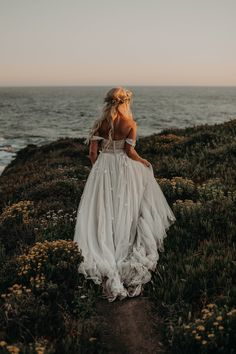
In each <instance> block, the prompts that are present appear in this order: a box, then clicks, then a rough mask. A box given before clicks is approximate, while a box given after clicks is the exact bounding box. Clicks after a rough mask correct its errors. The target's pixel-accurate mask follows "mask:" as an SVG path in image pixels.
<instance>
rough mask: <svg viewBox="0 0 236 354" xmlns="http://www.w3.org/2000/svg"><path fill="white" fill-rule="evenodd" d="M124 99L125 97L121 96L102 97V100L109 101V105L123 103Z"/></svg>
mask: <svg viewBox="0 0 236 354" xmlns="http://www.w3.org/2000/svg"><path fill="white" fill-rule="evenodd" d="M126 100H127V98H126V97H122V98H112V97H105V98H104V102H106V103H110V104H111V105H115V104H120V103H124V102H125V101H126Z"/></svg>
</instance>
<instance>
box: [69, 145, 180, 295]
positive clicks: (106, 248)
mask: <svg viewBox="0 0 236 354" xmlns="http://www.w3.org/2000/svg"><path fill="white" fill-rule="evenodd" d="M175 221H176V218H175V215H174V214H173V211H172V210H171V208H170V206H169V205H168V203H167V200H166V198H165V196H164V194H163V192H162V190H161V188H160V186H159V184H158V183H157V181H156V179H155V177H154V174H153V168H152V166H150V167H146V166H144V165H143V164H142V163H140V162H138V161H134V160H132V159H131V158H129V157H128V155H127V154H126V152H125V151H124V150H122V151H120V152H117V153H111V152H103V151H100V154H99V155H98V158H97V160H96V162H95V163H94V165H93V166H92V168H91V171H90V173H89V176H88V178H87V181H86V184H85V187H84V190H83V194H82V196H81V200H80V203H79V207H78V212H77V219H76V226H75V233H74V241H75V242H77V243H78V246H79V248H80V249H81V251H82V255H83V256H84V261H83V262H82V263H81V264H80V266H79V269H78V271H79V272H80V273H83V274H84V276H85V277H86V278H89V279H92V280H93V281H94V282H95V283H96V284H102V286H103V294H104V297H106V298H107V299H108V301H110V302H111V301H114V300H115V299H116V298H119V299H120V300H121V299H124V298H125V297H127V296H128V297H133V296H137V295H139V294H140V292H141V289H142V285H143V284H145V283H147V282H148V281H150V279H151V272H150V270H152V271H154V270H155V268H156V265H157V261H158V259H159V251H161V252H162V251H164V244H163V243H164V238H165V237H166V236H167V234H166V231H167V230H168V229H169V227H170V226H171V225H172V224H173V223H174V222H175Z"/></svg>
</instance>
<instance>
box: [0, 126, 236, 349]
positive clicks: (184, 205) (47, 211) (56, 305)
mask: <svg viewBox="0 0 236 354" xmlns="http://www.w3.org/2000/svg"><path fill="white" fill-rule="evenodd" d="M136 150H137V151H138V153H139V154H140V155H141V156H142V157H144V158H146V159H148V160H149V161H150V162H151V163H152V165H153V170H154V175H155V177H156V179H157V182H158V183H159V184H160V186H161V188H162V190H163V192H164V194H165V196H166V198H167V200H168V202H169V204H170V205H171V207H172V208H173V211H174V213H175V215H176V217H177V222H176V223H175V224H174V225H173V226H172V227H171V228H170V230H169V231H168V237H167V239H166V240H165V252H164V253H162V254H161V256H160V262H159V263H158V266H157V269H156V271H155V272H153V277H152V280H151V281H150V282H149V283H148V284H146V285H145V294H147V295H149V296H150V298H151V299H152V300H153V302H154V304H155V311H156V312H157V313H158V314H159V315H160V316H161V318H162V321H161V324H160V323H158V324H157V325H158V328H159V330H161V331H162V335H163V341H164V342H165V344H166V345H167V346H168V347H169V350H170V351H171V352H175V353H189V352H190V350H191V351H192V352H193V353H234V351H233V349H232V348H233V346H234V345H235V334H234V333H235V329H236V328H235V327H236V326H235V323H236V314H235V310H234V308H235V300H236V284H235V281H234V279H235V278H236V277H235V275H236V274H235V273H236V272H235V264H236V263H235V259H236V257H235V255H236V252H235V235H236V223H235V220H236V120H231V121H229V122H226V123H224V124H216V125H211V126H208V125H201V126H194V127H190V128H186V129H168V130H164V131H162V132H161V133H160V134H153V135H151V136H149V137H145V138H140V139H139V140H138V141H137V145H136ZM90 169H91V163H90V160H89V158H88V148H87V146H86V145H84V144H83V139H72V138H71V139H68V138H66V139H60V140H58V141H55V142H53V143H50V144H47V145H44V146H42V147H37V146H35V145H28V146H27V147H26V148H24V149H22V150H20V151H19V152H18V153H17V156H16V158H15V160H14V161H12V162H11V164H9V165H8V166H7V168H6V169H5V170H4V172H3V174H2V175H1V176H0V261H1V267H0V287H1V299H0V305H1V312H0V322H1V331H0V348H2V350H3V352H4V350H5V352H6V353H7V352H9V351H10V352H16V353H17V348H20V349H21V352H22V353H37V352H38V353H40V352H41V353H43V352H44V353H77V354H78V353H86V352H87V353H91V352H97V353H99V352H101V353H105V348H101V347H100V344H99V335H98V332H97V326H98V325H99V324H97V323H96V322H94V321H93V322H92V321H91V318H92V317H91V316H92V315H93V313H94V304H95V302H96V301H97V299H98V298H99V297H100V296H101V289H100V288H99V287H98V286H96V285H95V284H94V283H93V282H91V281H86V280H85V279H84V278H83V276H82V275H78V274H77V272H76V269H77V267H78V264H79V263H80V262H81V261H82V259H83V255H82V254H81V252H80V250H79V249H78V248H77V247H76V246H75V245H74V243H73V242H72V239H73V232H74V227H75V222H76V212H77V207H78V204H79V201H80V197H81V194H82V192H83V188H84V184H85V181H86V178H87V176H88V174H89V171H90ZM58 324H60V325H59V326H58ZM11 345H12V347H11ZM7 346H8V350H7V349H6V348H7ZM4 348H5V349H4ZM11 350H12V351H11ZM14 350H15V351H14ZM18 352H19V351H18Z"/></svg>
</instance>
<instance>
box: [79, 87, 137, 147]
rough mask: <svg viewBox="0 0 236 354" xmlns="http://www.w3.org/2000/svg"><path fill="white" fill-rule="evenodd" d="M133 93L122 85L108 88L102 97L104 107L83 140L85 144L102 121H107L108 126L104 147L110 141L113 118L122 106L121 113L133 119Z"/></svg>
mask: <svg viewBox="0 0 236 354" xmlns="http://www.w3.org/2000/svg"><path fill="white" fill-rule="evenodd" d="M132 95H133V93H132V92H131V91H129V90H127V89H125V88H123V87H115V88H112V89H111V90H109V91H108V92H107V94H106V96H105V98H104V103H105V105H104V107H103V109H102V114H101V117H100V118H98V119H97V120H96V121H95V122H94V124H93V126H92V128H91V130H90V133H89V135H88V137H87V139H86V140H85V144H89V142H90V139H91V137H92V136H93V135H94V134H95V133H96V132H97V131H98V130H99V128H100V126H101V125H102V123H103V121H107V123H108V126H109V133H108V141H107V143H106V145H105V148H106V147H107V146H108V145H109V143H110V142H111V141H112V132H113V130H114V125H113V120H114V119H115V118H116V117H117V116H118V112H119V111H120V109H121V107H122V115H124V116H125V117H127V118H130V119H133V114H132V111H131V108H130V105H131V98H132Z"/></svg>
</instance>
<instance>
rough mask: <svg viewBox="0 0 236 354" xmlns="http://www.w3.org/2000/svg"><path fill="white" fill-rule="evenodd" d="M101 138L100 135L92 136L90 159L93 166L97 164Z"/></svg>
mask: <svg viewBox="0 0 236 354" xmlns="http://www.w3.org/2000/svg"><path fill="white" fill-rule="evenodd" d="M99 139H100V136H99V134H98V133H96V134H95V135H93V136H92V138H91V140H90V143H89V158H90V161H91V163H92V165H93V164H94V163H95V161H96V160H97V157H98V141H99Z"/></svg>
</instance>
